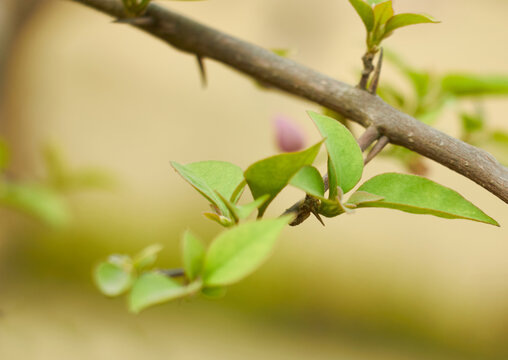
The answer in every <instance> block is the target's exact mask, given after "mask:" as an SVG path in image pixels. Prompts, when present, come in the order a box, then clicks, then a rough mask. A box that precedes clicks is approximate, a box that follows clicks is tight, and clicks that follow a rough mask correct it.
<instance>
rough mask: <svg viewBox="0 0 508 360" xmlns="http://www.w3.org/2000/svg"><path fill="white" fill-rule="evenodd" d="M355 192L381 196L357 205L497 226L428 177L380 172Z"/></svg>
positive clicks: (457, 195)
mask: <svg viewBox="0 0 508 360" xmlns="http://www.w3.org/2000/svg"><path fill="white" fill-rule="evenodd" d="M358 191H365V192H368V193H370V194H373V195H378V196H382V197H383V198H384V200H381V201H375V202H365V203H361V204H358V207H359V208H360V207H384V208H390V209H397V210H402V211H405V212H409V213H412V214H429V215H434V216H439V217H442V218H446V219H467V220H474V221H479V222H484V223H487V224H492V225H496V226H499V224H498V223H497V222H496V221H495V220H494V219H492V218H491V217H489V216H488V215H486V214H485V213H484V212H483V211H481V210H480V209H478V208H477V207H476V206H474V205H473V204H471V203H470V202H469V201H467V200H466V199H464V198H463V197H462V196H461V195H460V194H459V193H457V192H456V191H454V190H452V189H449V188H447V187H444V186H442V185H439V184H437V183H435V182H433V181H431V180H429V179H426V178H423V177H420V176H416V175H405V174H396V173H387V174H381V175H378V176H375V177H373V178H372V179H370V180H368V181H367V182H365V183H364V184H363V185H362V186H360V188H359V189H358Z"/></svg>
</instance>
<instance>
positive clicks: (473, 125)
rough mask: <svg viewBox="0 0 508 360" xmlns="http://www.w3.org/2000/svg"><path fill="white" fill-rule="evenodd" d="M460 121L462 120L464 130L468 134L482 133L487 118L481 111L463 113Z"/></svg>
mask: <svg viewBox="0 0 508 360" xmlns="http://www.w3.org/2000/svg"><path fill="white" fill-rule="evenodd" d="M460 119H461V120H462V129H463V130H464V132H465V133H466V134H470V133H473V132H478V131H481V130H483V129H484V127H485V117H484V114H483V113H482V112H481V111H478V112H476V113H462V114H460Z"/></svg>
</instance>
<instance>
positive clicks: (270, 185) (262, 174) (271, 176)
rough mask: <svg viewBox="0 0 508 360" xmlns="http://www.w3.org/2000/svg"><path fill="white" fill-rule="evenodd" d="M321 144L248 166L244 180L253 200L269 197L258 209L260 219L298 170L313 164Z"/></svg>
mask: <svg viewBox="0 0 508 360" xmlns="http://www.w3.org/2000/svg"><path fill="white" fill-rule="evenodd" d="M322 143H323V142H322V141H321V142H319V143H317V144H316V145H314V146H311V147H310V148H308V149H306V150H303V151H300V152H294V153H285V154H280V155H275V156H272V157H269V158H267V159H264V160H261V161H258V162H256V163H254V164H252V165H251V166H249V168H248V169H247V170H246V171H245V179H246V180H247V184H248V185H249V188H250V191H251V192H252V196H253V197H254V199H257V198H259V197H261V196H263V195H266V194H268V195H269V196H270V197H269V198H268V200H267V201H266V202H265V203H264V204H263V205H262V206H261V207H260V208H259V216H260V217H261V216H262V215H263V214H264V212H265V210H266V208H267V207H268V205H269V204H270V202H271V201H272V200H273V199H274V198H275V196H277V194H278V193H279V192H280V191H281V190H282V189H284V187H286V185H288V183H289V181H290V180H291V178H292V177H293V176H294V175H295V174H296V173H297V172H298V170H300V169H301V168H302V167H303V166H305V165H311V164H312V163H313V162H314V159H315V158H316V156H317V154H318V152H319V149H320V147H321V144H322Z"/></svg>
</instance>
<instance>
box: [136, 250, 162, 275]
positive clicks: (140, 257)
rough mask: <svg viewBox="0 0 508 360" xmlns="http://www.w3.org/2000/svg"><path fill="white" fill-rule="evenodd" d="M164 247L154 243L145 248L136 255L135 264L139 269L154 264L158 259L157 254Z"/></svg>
mask: <svg viewBox="0 0 508 360" xmlns="http://www.w3.org/2000/svg"><path fill="white" fill-rule="evenodd" d="M162 249H163V247H162V245H160V244H152V245H149V246H147V247H146V248H144V249H143V250H141V251H140V252H139V254H137V255H136V256H135V257H134V260H133V264H134V267H135V268H136V269H138V270H142V269H145V268H147V267H150V266H152V265H153V264H154V263H155V261H156V260H157V255H158V254H159V252H161V250H162Z"/></svg>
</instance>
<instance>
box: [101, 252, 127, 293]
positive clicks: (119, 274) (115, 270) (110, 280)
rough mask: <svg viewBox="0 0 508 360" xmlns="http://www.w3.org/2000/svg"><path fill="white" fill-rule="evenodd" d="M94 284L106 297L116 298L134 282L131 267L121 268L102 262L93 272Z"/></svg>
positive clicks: (118, 265)
mask: <svg viewBox="0 0 508 360" xmlns="http://www.w3.org/2000/svg"><path fill="white" fill-rule="evenodd" d="M94 279H95V283H96V284H97V287H98V288H99V290H100V291H101V292H102V293H103V294H104V295H107V296H118V295H120V294H122V293H124V292H125V291H127V290H128V289H129V288H130V287H131V285H132V281H133V280H134V276H133V274H132V266H121V265H120V264H115V263H112V262H109V261H107V262H102V263H100V264H99V265H98V266H97V267H96V268H95V272H94Z"/></svg>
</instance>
